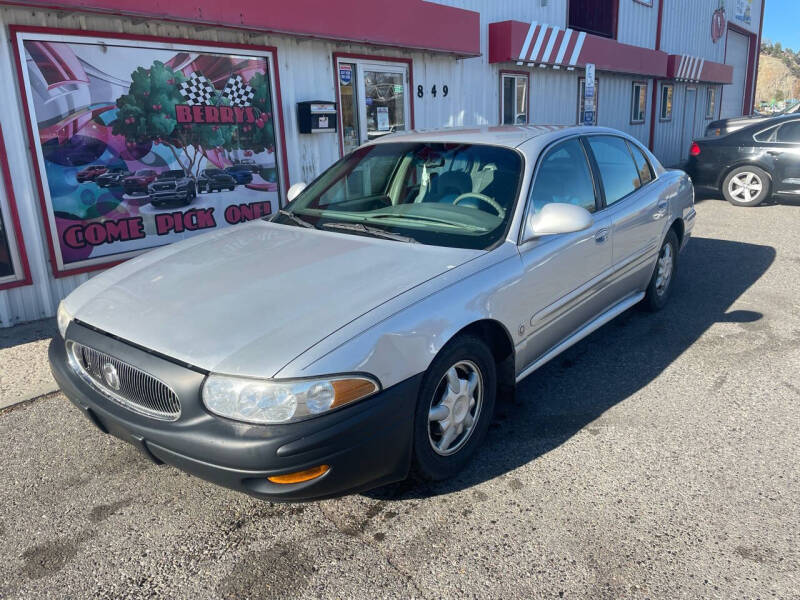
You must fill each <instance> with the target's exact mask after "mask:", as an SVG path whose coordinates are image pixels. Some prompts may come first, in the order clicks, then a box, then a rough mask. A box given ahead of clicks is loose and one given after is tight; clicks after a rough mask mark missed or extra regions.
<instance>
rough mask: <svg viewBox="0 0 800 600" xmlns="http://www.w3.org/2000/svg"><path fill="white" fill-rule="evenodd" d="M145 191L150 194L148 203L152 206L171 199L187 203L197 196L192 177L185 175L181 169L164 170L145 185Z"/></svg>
mask: <svg viewBox="0 0 800 600" xmlns="http://www.w3.org/2000/svg"><path fill="white" fill-rule="evenodd" d="M147 192H148V193H149V194H150V204H152V205H153V206H159V205H163V204H164V203H165V202H170V201H172V200H180V201H182V202H183V204H185V205H187V204H191V203H192V200H194V198H195V197H196V196H197V188H196V185H195V181H194V178H193V177H191V176H189V175H187V174H186V172H185V171H183V169H175V170H172V171H164V172H163V173H161V174H160V175H159V176H158V177H156V179H155V181H153V183H151V184H150V185H149V186H147Z"/></svg>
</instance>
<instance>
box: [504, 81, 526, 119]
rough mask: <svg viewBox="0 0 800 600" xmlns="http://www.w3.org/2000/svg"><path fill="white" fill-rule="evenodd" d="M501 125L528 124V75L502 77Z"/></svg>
mask: <svg viewBox="0 0 800 600" xmlns="http://www.w3.org/2000/svg"><path fill="white" fill-rule="evenodd" d="M502 84H503V85H502V93H503V97H502V106H503V125H527V124H528V76H527V75H521V74H520V75H507V74H503V77H502Z"/></svg>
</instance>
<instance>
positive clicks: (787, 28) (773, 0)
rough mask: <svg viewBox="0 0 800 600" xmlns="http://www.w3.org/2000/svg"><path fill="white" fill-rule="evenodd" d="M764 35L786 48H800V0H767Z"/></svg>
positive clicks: (796, 49)
mask: <svg viewBox="0 0 800 600" xmlns="http://www.w3.org/2000/svg"><path fill="white" fill-rule="evenodd" d="M766 3H767V5H766V6H765V7H764V33H763V37H765V38H766V39H768V40H770V41H772V42H780V43H781V45H782V46H783V47H784V48H791V49H792V50H794V51H795V52H796V51H798V50H800V1H798V0H766Z"/></svg>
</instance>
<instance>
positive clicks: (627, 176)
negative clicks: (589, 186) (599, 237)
mask: <svg viewBox="0 0 800 600" xmlns="http://www.w3.org/2000/svg"><path fill="white" fill-rule="evenodd" d="M588 140H589V147H590V148H591V149H592V153H593V154H594V158H595V160H596V161H597V166H598V168H599V169H600V179H601V180H602V181H603V189H604V190H605V194H606V205H607V206H611V205H612V204H614V203H615V202H618V201H620V200H622V199H623V198H624V197H625V196H627V195H628V194H630V193H631V192H633V191H635V190H636V189H637V188H639V187H640V186H641V185H642V184H641V181H640V180H639V174H638V172H637V169H636V165H635V164H634V162H633V157H632V156H631V153H630V150H628V144H627V143H626V142H625V140H623V139H622V138H618V137H614V136H610V135H593V136H590V137H589V138H588Z"/></svg>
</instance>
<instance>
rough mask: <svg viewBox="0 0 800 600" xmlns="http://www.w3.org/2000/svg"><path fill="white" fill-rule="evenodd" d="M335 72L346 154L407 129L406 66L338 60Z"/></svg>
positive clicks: (342, 137) (390, 63) (408, 98)
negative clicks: (372, 141) (370, 142)
mask: <svg viewBox="0 0 800 600" xmlns="http://www.w3.org/2000/svg"><path fill="white" fill-rule="evenodd" d="M337 72H338V76H339V102H340V106H341V107H340V110H341V115H342V117H341V118H342V131H341V134H340V135H341V140H342V149H343V151H344V153H345V154H347V153H348V152H351V151H352V150H354V149H355V148H357V147H358V146H360V145H361V144H364V143H366V142H368V141H370V140H374V139H376V138H379V137H381V136H384V135H386V134H389V133H393V132H395V131H404V130H406V129H408V127H409V110H410V107H409V103H410V96H409V90H408V65H407V64H405V63H394V62H382V61H367V60H352V59H346V58H341V59H338V61H337Z"/></svg>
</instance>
